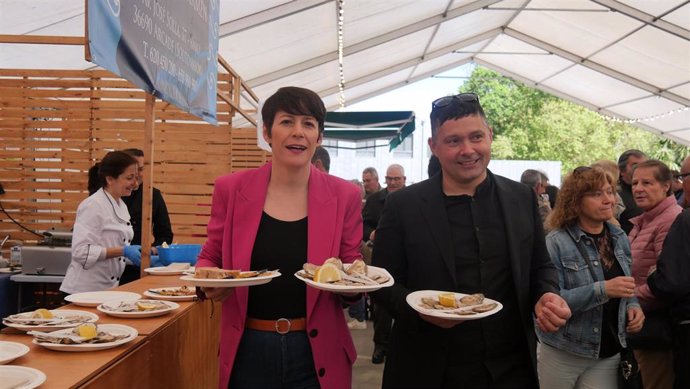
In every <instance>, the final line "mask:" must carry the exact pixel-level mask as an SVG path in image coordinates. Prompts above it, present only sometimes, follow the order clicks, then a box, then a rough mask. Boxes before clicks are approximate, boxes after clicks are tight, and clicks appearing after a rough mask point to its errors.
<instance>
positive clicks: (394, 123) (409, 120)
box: [323, 111, 415, 150]
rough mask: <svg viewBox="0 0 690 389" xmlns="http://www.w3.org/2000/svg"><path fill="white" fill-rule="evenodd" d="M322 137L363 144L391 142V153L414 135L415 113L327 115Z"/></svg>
mask: <svg viewBox="0 0 690 389" xmlns="http://www.w3.org/2000/svg"><path fill="white" fill-rule="evenodd" d="M325 127H326V128H325V131H324V134H323V136H324V137H325V138H329V139H339V140H348V141H354V142H356V141H363V140H375V139H389V142H388V146H389V150H393V149H394V148H396V147H397V146H398V145H399V144H400V143H402V141H403V140H404V139H405V137H407V136H408V135H410V134H411V133H413V132H414V129H415V116H414V112H412V111H386V112H383V111H382V112H328V113H327V114H326V125H325Z"/></svg>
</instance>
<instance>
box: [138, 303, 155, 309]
mask: <svg viewBox="0 0 690 389" xmlns="http://www.w3.org/2000/svg"><path fill="white" fill-rule="evenodd" d="M137 309H138V310H140V311H150V310H152V309H156V305H155V304H151V303H144V302H141V301H137Z"/></svg>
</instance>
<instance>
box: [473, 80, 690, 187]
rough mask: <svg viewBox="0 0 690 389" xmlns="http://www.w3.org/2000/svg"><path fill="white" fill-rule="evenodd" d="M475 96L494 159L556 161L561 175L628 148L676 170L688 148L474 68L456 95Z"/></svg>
mask: <svg viewBox="0 0 690 389" xmlns="http://www.w3.org/2000/svg"><path fill="white" fill-rule="evenodd" d="M470 91H471V92H475V93H477V95H479V99H480V101H481V103H482V107H483V108H484V111H485V113H486V115H487V118H488V120H489V122H490V123H491V125H492V127H493V129H494V144H493V147H492V150H493V158H495V159H516V160H551V161H561V162H562V172H563V173H564V174H565V173H567V172H570V171H572V169H573V168H575V167H577V166H581V165H589V164H591V163H593V162H595V161H597V160H600V159H609V160H613V161H616V160H617V159H618V156H619V155H620V154H621V153H622V152H623V151H625V150H628V149H639V150H643V151H644V152H646V153H647V154H648V155H649V156H650V157H651V158H655V159H659V160H661V161H663V162H665V163H667V164H668V165H669V166H670V167H671V168H672V169H677V168H678V167H679V166H680V163H681V162H682V159H683V158H684V157H685V156H687V155H689V154H690V149H689V148H688V147H685V146H683V145H680V144H678V143H676V142H673V141H671V140H668V139H665V138H661V137H659V136H657V135H654V134H652V133H650V132H648V131H645V130H642V129H639V128H637V127H634V126H631V125H628V124H624V123H618V122H613V121H610V120H606V119H605V118H603V117H602V116H600V115H599V114H597V113H595V112H593V111H591V110H589V109H587V108H585V107H582V106H580V105H577V104H574V103H571V102H569V101H566V100H563V99H560V98H557V97H555V96H552V95H549V94H547V93H544V92H541V91H539V90H537V89H534V88H530V87H528V86H525V85H524V84H522V83H519V82H516V81H513V80H512V79H510V78H508V77H504V76H502V75H501V74H499V73H497V72H494V71H492V70H488V69H486V68H482V67H476V68H475V70H474V72H473V73H472V76H471V77H470V79H469V80H468V81H467V82H466V83H465V84H464V85H463V86H461V87H460V92H470Z"/></svg>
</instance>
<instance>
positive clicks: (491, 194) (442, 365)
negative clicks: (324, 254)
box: [372, 93, 570, 389]
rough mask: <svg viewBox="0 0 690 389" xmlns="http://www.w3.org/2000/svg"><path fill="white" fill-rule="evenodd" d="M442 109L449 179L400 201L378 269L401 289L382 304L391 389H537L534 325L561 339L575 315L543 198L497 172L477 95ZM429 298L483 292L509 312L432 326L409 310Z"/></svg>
mask: <svg viewBox="0 0 690 389" xmlns="http://www.w3.org/2000/svg"><path fill="white" fill-rule="evenodd" d="M432 108H433V109H432V111H431V129H432V136H431V139H430V140H429V146H430V147H431V150H432V151H433V153H434V155H436V156H437V157H438V158H439V161H440V162H441V173H440V174H436V175H434V176H433V177H431V178H430V179H428V180H425V181H422V182H420V183H418V184H415V185H412V186H410V187H407V188H404V189H401V190H400V191H398V192H396V193H392V194H390V195H389V196H388V197H387V199H386V204H385V206H384V209H383V214H382V216H381V220H380V221H379V224H378V227H377V229H376V243H375V244H374V253H373V264H374V266H379V267H384V268H386V269H387V270H388V271H389V272H390V273H391V274H392V275H393V277H394V278H395V284H394V285H393V286H392V287H389V288H384V289H381V290H379V291H377V292H374V293H373V294H372V296H373V298H374V301H375V302H377V303H379V304H381V305H382V306H383V307H384V308H385V309H387V310H388V311H389V312H390V313H391V314H392V316H393V318H394V324H393V330H392V333H391V339H390V345H389V350H388V355H387V356H386V358H387V359H386V366H385V368H384V373H383V387H384V388H422V387H423V388H451V387H454V388H455V387H457V388H526V389H527V388H529V389H533V388H537V387H538V386H539V384H538V381H537V376H536V335H535V333H534V321H533V315H534V317H535V318H536V325H537V326H539V327H540V329H542V330H544V331H548V332H551V331H556V330H557V329H558V328H559V327H561V326H563V325H564V324H565V322H566V320H567V318H569V317H570V309H569V307H568V305H567V304H566V302H565V301H564V300H563V299H562V298H561V297H560V296H559V295H558V293H559V287H558V274H557V272H556V269H555V267H554V265H553V264H552V262H551V260H550V258H549V256H548V253H547V251H546V244H545V242H544V233H543V228H542V223H541V220H540V219H539V214H538V212H537V200H536V195H535V193H534V191H532V190H531V189H530V188H528V187H527V186H525V185H523V184H519V183H516V182H514V181H511V180H509V179H506V178H503V177H500V176H495V175H493V174H492V173H491V172H489V171H488V170H487V166H488V164H489V160H490V155H491V142H492V136H493V134H492V131H491V129H490V127H489V125H488V123H487V120H486V117H485V115H484V111H483V110H482V108H481V106H480V104H479V99H478V97H477V95H475V94H473V93H471V94H470V93H468V94H460V95H457V96H448V97H443V98H440V99H438V100H436V101H434V103H432ZM420 290H435V291H447V292H459V293H483V294H484V295H485V296H486V297H488V298H491V299H494V300H497V301H499V302H501V303H502V304H503V309H502V310H500V311H498V312H496V313H495V314H493V315H491V316H488V317H486V318H483V319H481V320H471V321H470V320H468V321H464V322H461V321H452V320H449V319H446V318H445V317H444V318H440V317H436V316H430V315H424V314H421V313H417V311H415V310H414V309H413V308H412V307H411V306H410V305H409V304H408V303H407V301H406V298H407V296H408V294H410V293H411V292H414V291H420ZM435 293H438V292H435Z"/></svg>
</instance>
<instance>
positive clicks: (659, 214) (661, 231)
mask: <svg viewBox="0 0 690 389" xmlns="http://www.w3.org/2000/svg"><path fill="white" fill-rule="evenodd" d="M682 210H683V208H681V207H680V206H679V205H678V204H677V203H676V199H675V197H674V196H673V195H671V196H668V197H666V198H665V199H664V200H662V201H661V202H660V203H659V204H657V205H656V206H655V207H654V208H652V209H650V210H649V211H646V212H644V213H642V214H641V215H640V216H636V217H634V218H632V219H630V222H631V223H632V224H633V228H632V230H630V234H629V235H628V237H629V238H630V251H631V253H632V275H633V277H634V278H635V296H637V299H638V301H639V302H640V305H641V306H642V309H644V310H645V311H646V312H651V311H653V310H655V309H657V308H660V307H661V303H660V301H658V300H657V298H656V297H654V294H653V293H652V291H651V290H650V289H649V286H648V285H647V274H648V273H649V269H650V268H651V267H652V266H656V261H657V260H658V259H659V254H661V248H662V247H663V245H664V240H665V239H666V234H668V230H669V228H671V224H673V221H674V220H676V216H678V214H679V213H681V211H682Z"/></svg>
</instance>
